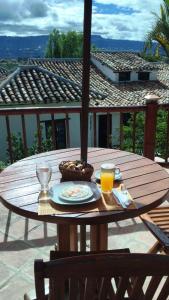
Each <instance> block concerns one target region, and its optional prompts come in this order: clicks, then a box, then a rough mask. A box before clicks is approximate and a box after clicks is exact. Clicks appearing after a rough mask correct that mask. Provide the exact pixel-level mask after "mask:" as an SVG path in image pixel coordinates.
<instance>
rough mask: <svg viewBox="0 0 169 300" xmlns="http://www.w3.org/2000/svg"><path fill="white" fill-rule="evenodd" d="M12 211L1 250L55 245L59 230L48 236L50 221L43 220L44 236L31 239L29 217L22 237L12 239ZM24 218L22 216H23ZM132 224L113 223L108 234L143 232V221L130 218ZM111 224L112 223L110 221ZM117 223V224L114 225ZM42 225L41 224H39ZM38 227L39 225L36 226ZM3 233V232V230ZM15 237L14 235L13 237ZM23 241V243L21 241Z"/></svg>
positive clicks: (0, 245) (87, 235)
mask: <svg viewBox="0 0 169 300" xmlns="http://www.w3.org/2000/svg"><path fill="white" fill-rule="evenodd" d="M11 218H12V212H11V211H9V212H8V215H7V220H6V226H5V231H4V239H3V242H1V243H0V251H17V250H18V251H20V250H24V249H28V248H42V247H44V246H53V247H54V246H55V244H57V230H56V233H55V231H54V230H53V233H54V234H53V235H52V236H48V223H45V222H43V236H42V237H40V238H35V239H30V238H29V233H30V232H31V233H32V232H33V230H34V229H30V230H29V219H27V218H25V226H24V228H23V235H22V238H19V239H15V240H10V239H9V237H10V235H9V233H10V226H15V223H11ZM21 218H22V217H21ZM130 221H131V222H132V223H131V222H130V224H128V225H127V226H124V225H123V226H121V225H120V222H116V223H113V226H112V227H111V226H109V229H108V236H109V237H110V236H113V235H122V234H128V233H134V232H139V231H140V232H141V231H144V230H145V227H144V225H143V223H137V222H136V221H135V219H131V220H130ZM110 224H111V223H110ZM114 224H115V226H114ZM39 226H41V224H40V225H39ZM35 228H37V226H36V227H35ZM1 233H2V232H1ZM13 238H14V237H13ZM78 239H80V232H78ZM86 240H87V242H88V241H89V240H90V229H89V228H88V229H87V232H86ZM21 242H22V243H21Z"/></svg>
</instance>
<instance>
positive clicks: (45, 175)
mask: <svg viewBox="0 0 169 300" xmlns="http://www.w3.org/2000/svg"><path fill="white" fill-rule="evenodd" d="M36 175H37V178H38V180H39V183H40V184H41V191H43V192H46V191H48V190H49V181H50V179H51V176H52V168H51V166H50V164H49V163H47V162H45V161H41V162H38V163H37V164H36Z"/></svg>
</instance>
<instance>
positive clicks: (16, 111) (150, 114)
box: [0, 101, 169, 165]
mask: <svg viewBox="0 0 169 300" xmlns="http://www.w3.org/2000/svg"><path fill="white" fill-rule="evenodd" d="M159 109H163V110H165V111H166V112H167V116H168V117H167V132H166V143H165V145H164V148H165V150H166V151H165V164H166V165H167V163H168V157H169V105H163V106H162V105H159V104H158V103H157V102H156V101H151V102H149V103H147V104H146V105H144V106H132V107H90V108H89V113H90V114H92V115H93V137H92V140H93V143H92V146H94V147H96V146H98V139H97V132H98V128H97V122H96V120H97V114H100V113H102V114H107V147H111V145H110V140H109V136H110V135H111V128H110V126H109V124H110V122H109V120H110V116H111V114H112V113H113V112H119V113H120V139H119V140H120V142H119V148H120V149H124V147H123V142H124V130H123V129H124V127H123V124H124V122H123V121H124V116H125V114H129V113H130V115H132V124H131V126H132V136H131V139H132V146H131V151H132V152H136V125H137V122H136V118H137V114H138V113H139V112H144V114H145V127H144V144H143V145H142V146H143V154H144V156H146V157H148V158H150V159H152V160H154V156H155V142H156V123H157V112H158V110H159ZM77 113H78V114H80V116H81V108H80V107H57V108H53V107H47V106H46V107H41V108H39V107H30V108H24V107H23V108H1V109H0V118H1V117H2V116H4V117H5V120H6V132H7V142H8V153H9V161H10V162H11V163H12V162H13V161H14V156H13V147H12V139H11V136H12V130H13V128H11V125H10V116H18V118H20V121H21V136H22V142H23V146H24V147H23V148H24V156H28V145H27V138H28V135H29V128H28V127H27V126H26V123H25V116H27V115H34V116H36V127H37V128H36V130H37V140H38V151H39V152H41V150H42V132H41V124H40V121H41V115H45V114H48V115H50V118H51V124H52V126H51V127H52V131H51V137H52V145H53V149H57V144H56V135H55V131H54V129H55V127H54V121H55V116H56V115H60V114H64V116H65V122H66V147H67V148H68V147H70V140H71V136H70V129H69V115H70V114H77ZM80 120H81V117H80ZM1 130H2V129H1ZM79 146H80V144H79ZM0 147H1V146H0ZM0 151H1V149H0Z"/></svg>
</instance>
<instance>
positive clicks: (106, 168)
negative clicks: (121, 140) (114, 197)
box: [100, 163, 115, 193]
mask: <svg viewBox="0 0 169 300" xmlns="http://www.w3.org/2000/svg"><path fill="white" fill-rule="evenodd" d="M114 177H115V165H114V164H112V163H105V164H103V165H101V175H100V180H101V190H102V192H105V193H106V192H111V191H112V188H113V183H114Z"/></svg>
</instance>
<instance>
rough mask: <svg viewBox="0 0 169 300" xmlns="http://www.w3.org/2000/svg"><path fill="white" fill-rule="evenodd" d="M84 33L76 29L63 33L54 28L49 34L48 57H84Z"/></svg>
mask: <svg viewBox="0 0 169 300" xmlns="http://www.w3.org/2000/svg"><path fill="white" fill-rule="evenodd" d="M82 45H83V34H82V33H78V32H76V31H68V32H67V33H61V32H60V31H59V30H56V29H54V30H53V31H52V33H51V34H50V35H49V40H48V45H47V48H46V53H45V56H46V57H61V58H62V57H82Z"/></svg>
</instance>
